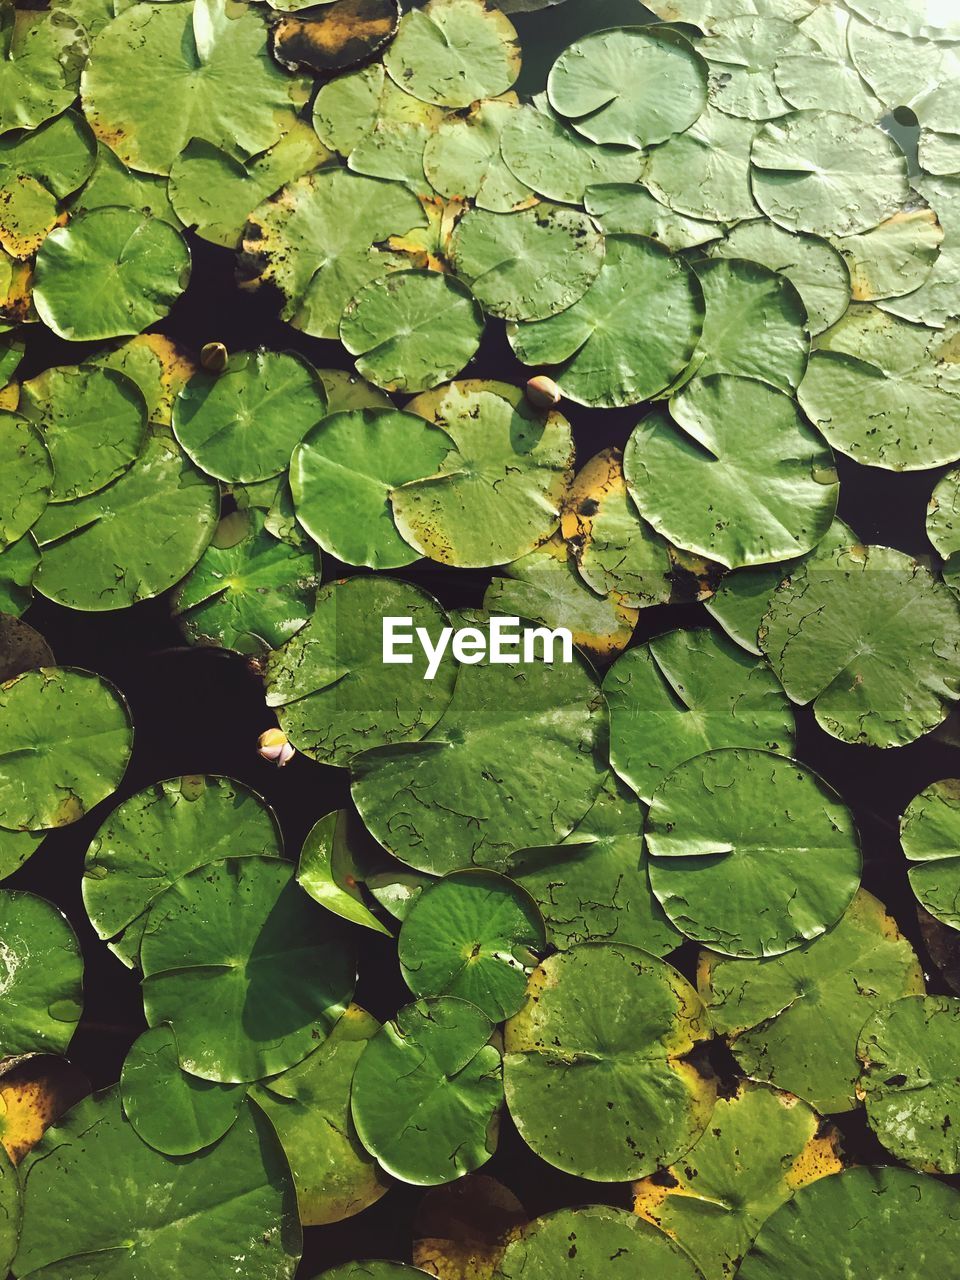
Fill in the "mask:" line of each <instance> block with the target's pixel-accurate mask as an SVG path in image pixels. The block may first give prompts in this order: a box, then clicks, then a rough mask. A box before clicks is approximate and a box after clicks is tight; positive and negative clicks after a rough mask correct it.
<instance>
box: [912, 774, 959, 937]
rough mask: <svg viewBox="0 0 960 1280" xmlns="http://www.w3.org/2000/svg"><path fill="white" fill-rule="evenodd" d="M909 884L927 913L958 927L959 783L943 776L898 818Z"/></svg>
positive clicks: (913, 801)
mask: <svg viewBox="0 0 960 1280" xmlns="http://www.w3.org/2000/svg"><path fill="white" fill-rule="evenodd" d="M900 843H901V844H902V845H903V852H904V853H905V854H906V856H907V860H908V862H910V863H911V866H910V867H909V875H910V887H911V889H912V890H913V892H914V893H915V894H916V895H917V899H918V900H919V901H920V902H921V903H922V905H923V906H924V907H925V908H926V910H927V911H929V912H930V914H931V915H933V916H935V917H936V919H937V920H940V921H941V922H942V923H943V924H946V925H949V926H950V927H951V928H952V929H960V783H958V782H957V780H956V779H954V778H945V779H943V781H941V782H934V783H932V784H931V785H930V786H929V787H925V788H924V790H923V791H921V792H920V794H919V795H918V796H915V797H914V798H913V799H912V800H911V801H910V803H909V805H907V809H906V812H905V813H904V815H903V817H902V818H901V820H900Z"/></svg>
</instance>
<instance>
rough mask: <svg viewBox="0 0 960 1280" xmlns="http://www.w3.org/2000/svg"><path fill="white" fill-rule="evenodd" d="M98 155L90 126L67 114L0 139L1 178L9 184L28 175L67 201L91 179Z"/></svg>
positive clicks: (72, 112)
mask: <svg viewBox="0 0 960 1280" xmlns="http://www.w3.org/2000/svg"><path fill="white" fill-rule="evenodd" d="M96 154H97V144H96V140H95V139H94V137H93V134H92V133H91V132H90V127H89V125H88V124H87V123H86V121H85V120H84V119H83V117H82V116H80V115H78V114H77V113H76V112H75V111H65V112H64V113H63V114H62V115H59V116H57V117H55V119H53V120H50V121H48V122H47V123H46V124H44V125H41V126H40V128H39V129H34V130H32V131H31V132H29V133H17V134H14V135H13V136H11V135H10V134H7V135H6V136H5V137H2V138H0V175H2V178H3V181H8V180H9V179H10V178H11V177H13V176H14V175H16V174H26V175H28V176H29V177H31V178H35V179H36V180H37V181H38V182H40V183H42V184H43V186H44V187H46V188H47V190H48V191H50V192H52V193H53V195H55V196H56V197H57V199H58V200H63V199H65V198H66V197H67V196H69V195H72V194H73V192H75V191H76V190H77V189H78V188H79V187H82V186H83V185H84V183H85V182H86V181H87V179H88V178H89V177H90V174H91V172H92V170H93V167H94V160H95V158H96Z"/></svg>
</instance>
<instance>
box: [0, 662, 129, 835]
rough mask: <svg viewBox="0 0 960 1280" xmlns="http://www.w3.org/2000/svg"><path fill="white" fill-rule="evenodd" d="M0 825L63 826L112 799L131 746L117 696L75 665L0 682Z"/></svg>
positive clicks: (126, 715)
mask: <svg viewBox="0 0 960 1280" xmlns="http://www.w3.org/2000/svg"><path fill="white" fill-rule="evenodd" d="M0 743H2V744H3V745H2V748H0V762H2V771H0V824H2V825H3V826H4V827H6V828H8V829H9V830H13V831H40V830H47V829H49V828H51V827H65V826H67V825H68V824H69V823H71V822H76V821H77V820H78V819H79V818H82V817H83V815H84V814H85V813H87V812H88V811H89V810H90V809H92V808H93V806H94V805H96V804H99V803H100V801H101V800H105V799H106V798H107V796H109V795H112V793H113V792H114V791H115V790H116V788H117V787H118V786H119V785H120V781H121V779H122V778H123V775H124V772H125V771H126V767H127V764H128V762H129V760H130V753H131V750H132V747H133V726H132V724H131V722H130V713H129V711H128V709H127V704H126V702H125V701H124V699H123V697H122V695H121V694H120V693H119V692H118V691H117V690H116V689H115V688H114V687H113V685H112V684H110V683H109V682H108V681H106V680H104V679H103V677H102V676H97V675H94V674H93V673H92V672H90V671H81V670H80V669H79V668H77V667H42V668H41V669H40V670H39V671H27V672H25V673H24V674H23V675H22V676H17V678H16V679H15V680H11V681H10V682H9V683H8V684H4V685H0Z"/></svg>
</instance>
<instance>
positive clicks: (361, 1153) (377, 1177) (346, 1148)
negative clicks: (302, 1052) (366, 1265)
mask: <svg viewBox="0 0 960 1280" xmlns="http://www.w3.org/2000/svg"><path fill="white" fill-rule="evenodd" d="M379 1030H380V1023H379V1022H377V1020H376V1019H375V1018H372V1017H371V1016H370V1014H369V1013H367V1012H366V1011H365V1010H364V1009H361V1008H359V1007H358V1006H357V1005H355V1004H351V1005H348V1006H347V1008H346V1009H345V1010H344V1013H343V1015H342V1016H341V1017H340V1019H339V1020H338V1021H337V1023H336V1024H335V1025H334V1028H333V1030H332V1031H331V1032H330V1034H329V1036H327V1038H326V1040H325V1041H324V1042H323V1044H322V1045H320V1047H319V1048H318V1049H314V1051H313V1053H311V1054H310V1055H309V1057H307V1058H304V1060H303V1062H300V1063H298V1064H297V1065H296V1066H295V1067H291V1068H290V1069H289V1070H288V1071H285V1072H284V1073H283V1074H282V1075H280V1076H275V1077H274V1078H273V1079H272V1080H268V1081H266V1082H264V1083H263V1084H259V1085H254V1086H253V1089H252V1090H251V1096H252V1097H253V1098H254V1100H255V1101H256V1103H257V1105H258V1106H259V1107H260V1108H261V1109H262V1110H263V1111H264V1112H265V1113H266V1115H267V1117H268V1118H269V1120H270V1122H271V1124H272V1125H273V1127H274V1128H275V1129H276V1131H277V1136H278V1137H279V1139H280V1142H281V1144H282V1145H283V1150H284V1154H285V1155H286V1157H287V1159H288V1160H289V1162H290V1169H291V1172H292V1173H293V1181H294V1183H295V1185H296V1188H297V1203H298V1205H299V1209H300V1221H301V1222H302V1223H303V1224H304V1226H311V1227H316V1226H325V1225H326V1224H327V1223H331V1222H342V1221H343V1219H344V1218H352V1217H353V1216H354V1215H355V1214H357V1213H361V1212H362V1211H363V1210H364V1209H367V1208H369V1207H370V1205H372V1204H376V1202H377V1201H378V1200H379V1199H380V1198H381V1197H382V1196H383V1195H384V1194H385V1193H386V1192H387V1191H388V1190H389V1187H390V1181H389V1179H388V1178H387V1177H385V1176H384V1174H383V1173H382V1172H381V1171H380V1169H379V1167H378V1165H377V1163H376V1161H375V1160H374V1159H373V1157H372V1156H371V1155H369V1154H368V1153H367V1152H366V1151H365V1150H364V1149H363V1147H362V1146H361V1144H360V1139H359V1138H358V1137H357V1131H356V1128H355V1127H354V1123H353V1118H352V1116H351V1114H350V1090H351V1086H352V1084H353V1076H354V1072H355V1070H356V1066H357V1062H358V1061H359V1059H360V1056H361V1055H362V1054H363V1052H364V1051H365V1049H366V1046H367V1043H368V1042H369V1041H370V1040H371V1039H372V1038H373V1036H375V1035H376V1034H377V1032H378V1031H379Z"/></svg>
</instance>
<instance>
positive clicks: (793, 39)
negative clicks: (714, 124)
mask: <svg viewBox="0 0 960 1280" xmlns="http://www.w3.org/2000/svg"><path fill="white" fill-rule="evenodd" d="M696 48H697V50H698V52H699V53H701V54H702V55H703V57H704V58H706V60H707V64H708V66H709V72H710V75H709V80H708V82H707V85H708V88H707V92H708V96H709V99H710V102H711V103H712V105H713V106H715V107H718V108H719V109H720V110H721V111H725V112H726V113H727V115H730V116H742V117H744V118H745V119H747V120H774V119H776V118H777V117H778V116H785V115H787V114H789V112H790V110H791V104H790V103H789V102H788V101H787V100H786V99H785V98H784V97H783V95H782V94H781V93H780V89H779V87H778V84H777V79H776V68H777V64H778V62H779V61H780V59H781V58H784V57H787V58H789V57H791V56H796V55H797V54H801V53H807V54H812V53H814V52H815V51H816V48H817V45H816V43H815V42H814V40H812V39H811V38H810V36H808V35H805V34H804V32H803V31H802V30H801V28H800V27H799V26H797V25H796V24H795V23H793V22H790V21H788V20H786V19H784V18H772V17H758V16H754V15H752V14H744V15H743V16H742V17H735V18H726V19H723V20H722V21H718V22H711V24H710V29H709V31H708V33H707V35H706V36H705V37H704V38H703V39H702V40H698V41H697V42H696Z"/></svg>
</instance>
